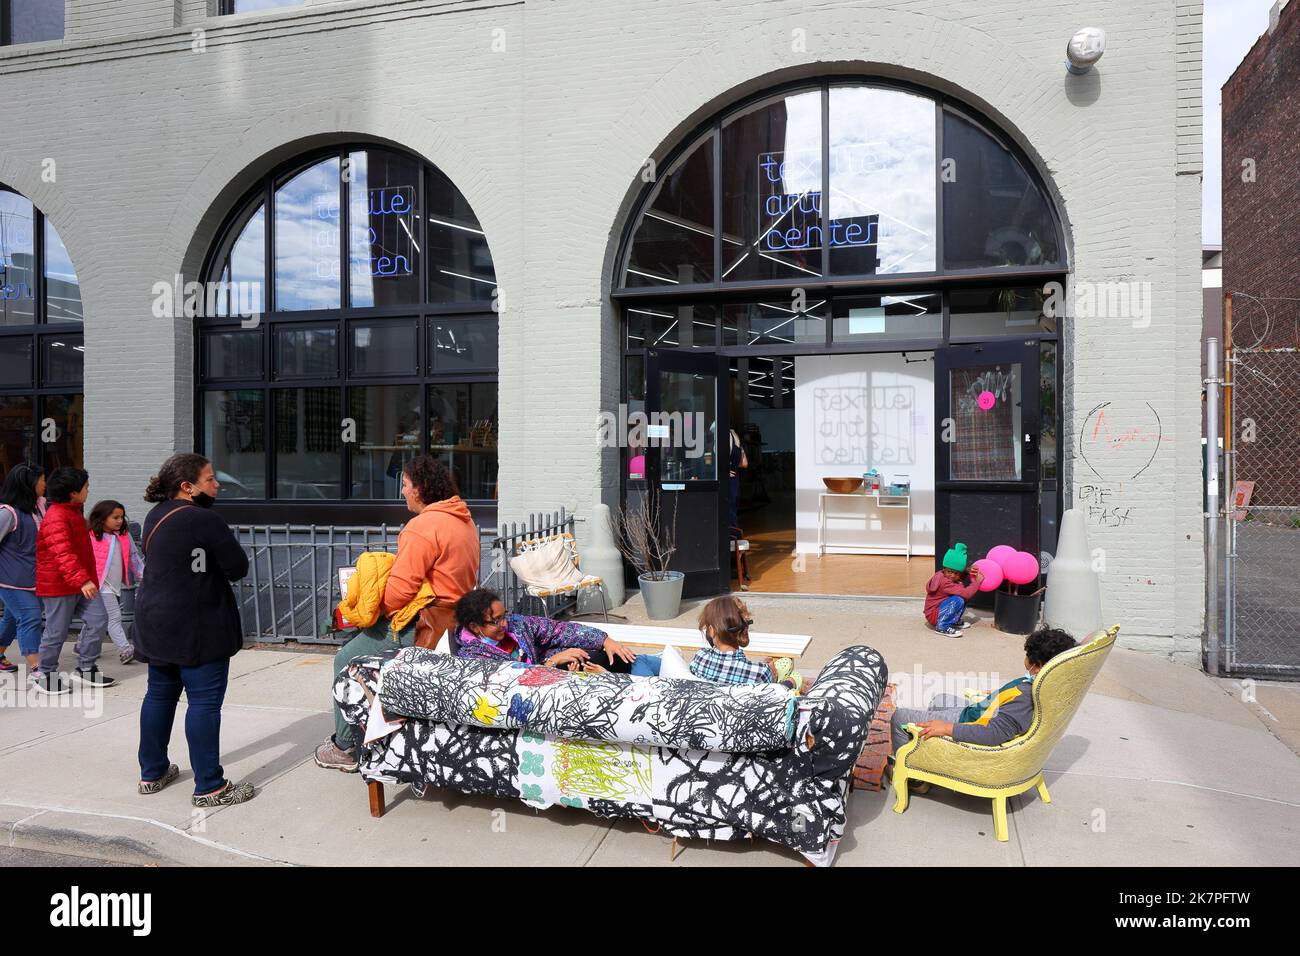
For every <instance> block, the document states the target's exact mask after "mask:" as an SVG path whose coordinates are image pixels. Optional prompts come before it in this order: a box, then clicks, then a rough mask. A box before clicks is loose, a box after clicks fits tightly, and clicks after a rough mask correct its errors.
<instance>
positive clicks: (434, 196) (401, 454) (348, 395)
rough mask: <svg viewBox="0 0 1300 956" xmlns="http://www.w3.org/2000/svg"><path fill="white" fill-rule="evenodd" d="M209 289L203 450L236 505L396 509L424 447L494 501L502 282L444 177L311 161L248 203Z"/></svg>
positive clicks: (335, 152) (365, 155) (364, 150)
mask: <svg viewBox="0 0 1300 956" xmlns="http://www.w3.org/2000/svg"><path fill="white" fill-rule="evenodd" d="M205 277H206V279H207V281H208V283H209V286H208V289H209V290H211V292H212V301H213V302H214V305H215V307H214V308H212V309H211V312H212V313H213V314H211V315H207V316H205V317H204V318H201V319H200V320H199V349H198V353H199V354H198V364H199V368H198V380H199V395H198V402H197V405H198V420H199V441H198V445H199V448H200V450H201V451H202V452H203V454H206V455H207V456H208V457H209V458H211V459H212V461H213V464H214V466H215V467H216V470H217V474H218V478H219V479H220V481H221V483H222V486H223V487H222V497H223V499H227V500H229V499H246V500H254V501H256V500H267V499H296V500H299V501H317V502H324V501H333V502H340V501H371V502H377V501H391V500H393V499H396V498H398V497H400V487H401V468H402V464H403V463H404V462H405V461H406V460H408V459H409V458H411V457H413V456H414V455H416V454H418V453H420V452H429V453H432V454H434V455H436V456H439V457H441V458H442V459H443V460H445V461H446V462H447V464H448V466H449V467H451V469H452V471H453V473H454V474H455V475H456V478H457V481H458V483H459V485H460V490H461V495H462V496H463V497H464V498H466V499H468V500H479V501H485V500H489V499H492V498H495V496H496V473H497V452H496V433H497V384H496V368H497V316H496V313H495V311H494V310H493V294H494V291H495V288H496V274H495V272H494V270H493V266H492V256H491V253H490V252H489V251H488V246H487V241H486V239H485V237H484V235H483V230H482V228H481V227H480V225H479V222H478V219H477V218H476V217H475V216H474V213H473V212H472V211H471V210H470V208H469V204H468V203H467V202H466V201H465V197H464V196H462V195H461V193H460V191H459V190H457V189H456V188H455V186H453V185H452V184H451V182H450V181H449V180H448V179H447V178H446V177H445V176H444V175H443V174H442V173H441V172H440V171H438V170H437V169H435V168H434V167H433V166H430V165H429V164H428V163H425V162H423V161H422V160H420V159H418V158H417V157H414V156H412V155H410V154H408V153H404V152H401V151H398V150H395V149H392V148H388V147H377V146H365V145H359V146H349V147H344V148H334V149H330V150H328V151H325V152H319V153H315V154H312V155H311V156H308V157H303V158H301V159H299V160H297V161H295V162H293V163H291V164H289V165H287V166H286V167H283V168H281V169H279V170H277V171H275V172H274V173H272V174H271V175H270V176H268V177H266V179H265V180H263V181H262V182H261V183H260V184H259V185H258V187H257V188H256V189H255V190H253V192H252V193H251V194H250V195H249V196H248V197H246V199H245V200H244V201H243V202H242V203H241V204H240V205H239V206H238V207H237V211H236V212H235V213H234V215H232V216H231V218H230V220H229V221H228V223H227V225H226V227H225V229H224V230H223V231H222V233H221V234H220V236H219V238H218V240H217V242H216V243H215V245H214V247H213V250H212V253H211V255H210V258H209V261H208V265H207V268H206V273H205ZM250 316H255V318H250Z"/></svg>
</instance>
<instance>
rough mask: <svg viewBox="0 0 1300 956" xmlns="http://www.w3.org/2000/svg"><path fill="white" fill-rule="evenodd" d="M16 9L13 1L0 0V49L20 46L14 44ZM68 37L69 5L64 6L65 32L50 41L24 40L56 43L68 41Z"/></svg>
mask: <svg viewBox="0 0 1300 956" xmlns="http://www.w3.org/2000/svg"><path fill="white" fill-rule="evenodd" d="M13 17H14V9H13V0H0V47H3V46H20V45H21V44H17V43H15V42H14V24H13ZM67 36H68V5H67V3H66V2H64V4H63V32H62V33H61V34H59V35H58V36H57V37H50V38H49V39H48V40H24V41H23V43H55V42H57V41H61V40H64V39H66V38H67Z"/></svg>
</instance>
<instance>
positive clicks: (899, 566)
mask: <svg viewBox="0 0 1300 956" xmlns="http://www.w3.org/2000/svg"><path fill="white" fill-rule="evenodd" d="M745 537H746V538H747V539H748V540H749V576H750V581H749V590H750V591H752V592H755V593H763V592H768V593H782V594H871V595H878V596H882V597H923V596H924V595H925V582H926V581H928V580H930V577H931V575H933V574H934V557H933V556H932V555H928V554H914V555H912V558H911V560H909V559H908V558H906V557H904V556H902V555H895V554H827V555H823V556H821V557H818V556H817V555H816V554H801V555H795V554H794V543H795V536H794V529H793V528H773V529H769V530H756V531H750V530H749V529H748V528H746V529H745ZM732 583H733V587H736V588H739V583H738V582H737V581H736V580H735V577H734V571H733V577H732Z"/></svg>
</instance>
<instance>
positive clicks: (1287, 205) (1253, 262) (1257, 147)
mask: <svg viewBox="0 0 1300 956" xmlns="http://www.w3.org/2000/svg"><path fill="white" fill-rule="evenodd" d="M1247 159H1251V160H1254V173H1255V181H1254V182H1245V181H1243V179H1242V172H1243V166H1242V163H1243V161H1244V160H1247ZM1223 291H1224V292H1230V293H1232V294H1233V295H1232V341H1233V345H1234V346H1235V347H1236V348H1237V349H1243V348H1251V347H1252V346H1255V347H1260V348H1287V347H1297V346H1300V301H1286V300H1287V299H1300V0H1291V3H1290V4H1288V6H1287V7H1286V8H1284V9H1283V10H1282V15H1281V18H1280V22H1279V24H1278V27H1277V29H1276V30H1275V31H1274V32H1273V33H1272V34H1268V33H1265V34H1264V35H1263V36H1261V37H1260V38H1259V40H1258V41H1257V42H1256V43H1255V45H1254V47H1252V48H1251V51H1250V52H1249V53H1248V54H1246V58H1245V59H1244V60H1243V61H1242V62H1241V65H1240V66H1238V67H1237V70H1236V72H1234V73H1233V74H1232V76H1231V77H1230V78H1229V80H1228V82H1227V83H1226V84H1224V87H1223ZM1250 296H1254V297H1257V298H1258V299H1260V300H1263V301H1255V299H1252V298H1250ZM1239 357H1240V359H1241V363H1240V364H1238V366H1237V367H1236V368H1235V369H1234V372H1233V375H1234V380H1235V382H1236V384H1237V386H1238V387H1237V388H1236V390H1235V394H1234V409H1233V413H1234V415H1233V417H1234V418H1235V419H1236V425H1235V427H1234V443H1233V444H1234V447H1235V449H1236V452H1237V459H1236V477H1237V478H1240V479H1246V480H1252V481H1255V482H1256V486H1255V496H1254V503H1255V504H1259V505H1293V504H1294V505H1300V457H1297V456H1298V455H1300V436H1298V434H1297V430H1296V427H1295V422H1296V420H1297V416H1300V355H1294V354H1280V355H1277V354H1275V355H1258V356H1250V355H1240V356H1239ZM1243 365H1248V366H1249V368H1244V367H1243ZM1247 424H1251V425H1253V429H1254V432H1255V434H1254V441H1248V440H1245V439H1246V437H1247V434H1246V431H1245V426H1246V425H1247ZM1229 491H1231V489H1229Z"/></svg>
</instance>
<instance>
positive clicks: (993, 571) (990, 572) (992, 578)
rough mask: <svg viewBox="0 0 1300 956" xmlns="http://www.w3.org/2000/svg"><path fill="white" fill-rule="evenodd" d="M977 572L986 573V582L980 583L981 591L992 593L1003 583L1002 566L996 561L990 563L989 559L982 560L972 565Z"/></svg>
mask: <svg viewBox="0 0 1300 956" xmlns="http://www.w3.org/2000/svg"><path fill="white" fill-rule="evenodd" d="M971 567H972V568H974V569H975V570H976V571H983V572H984V580H983V581H981V582H980V590H981V591H992V590H995V589H996V588H997V586H998V585H999V584H1001V583H1002V578H1003V574H1002V565H1000V564H998V563H997V562H996V561H990V560H989V559H988V558H980V559H979V560H978V561H976V562H975V563H974V564H972V565H971Z"/></svg>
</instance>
